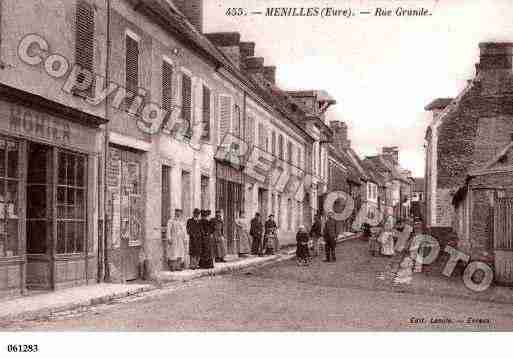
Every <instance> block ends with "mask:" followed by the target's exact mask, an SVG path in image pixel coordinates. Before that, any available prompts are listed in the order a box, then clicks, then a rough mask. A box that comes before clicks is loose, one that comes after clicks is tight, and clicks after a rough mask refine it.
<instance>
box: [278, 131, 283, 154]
mask: <svg viewBox="0 0 513 359" xmlns="http://www.w3.org/2000/svg"><path fill="white" fill-rule="evenodd" d="M278 158H279V159H280V160H283V136H282V135H279V137H278Z"/></svg>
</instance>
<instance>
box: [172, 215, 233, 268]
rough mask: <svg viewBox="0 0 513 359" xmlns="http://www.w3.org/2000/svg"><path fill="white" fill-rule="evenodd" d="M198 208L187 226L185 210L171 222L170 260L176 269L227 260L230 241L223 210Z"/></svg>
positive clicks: (212, 265)
mask: <svg viewBox="0 0 513 359" xmlns="http://www.w3.org/2000/svg"><path fill="white" fill-rule="evenodd" d="M211 216H212V211H210V210H201V211H200V210H199V209H195V210H194V211H193V214H192V218H190V219H188V220H187V224H186V225H185V228H184V223H183V219H182V210H180V209H177V210H175V217H174V218H172V219H170V220H169V221H168V223H167V231H166V242H167V260H168V265H169V268H170V269H171V270H172V271H179V270H182V269H185V268H190V269H199V268H202V269H208V268H213V267H214V261H215V262H225V256H226V254H227V243H226V238H225V236H224V223H223V219H222V216H221V211H216V214H215V216H214V217H213V218H211Z"/></svg>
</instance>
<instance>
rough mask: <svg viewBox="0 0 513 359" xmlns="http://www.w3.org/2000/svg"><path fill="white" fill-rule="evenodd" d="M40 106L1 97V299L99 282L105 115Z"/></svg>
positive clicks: (59, 106)
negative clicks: (100, 174) (100, 163)
mask: <svg viewBox="0 0 513 359" xmlns="http://www.w3.org/2000/svg"><path fill="white" fill-rule="evenodd" d="M28 96H30V95H28ZM42 104H44V105H45V106H44V107H38V106H35V105H34V103H33V102H29V103H26V102H22V101H21V100H18V101H16V103H11V102H7V101H3V100H2V101H0V297H2V296H9V295H18V294H20V293H23V292H24V291H25V289H42V290H51V289H58V288H63V287H69V286H75V285H81V284H86V283H94V282H96V280H97V268H98V264H97V251H98V246H97V234H96V232H97V231H96V226H95V223H96V222H97V210H96V208H97V200H96V198H97V185H96V183H97V182H96V181H97V170H96V169H97V167H98V162H97V161H98V152H99V151H98V148H97V146H98V143H99V141H98V136H99V134H100V130H99V129H98V125H99V124H100V123H101V121H102V120H101V119H99V118H96V117H92V116H88V115H85V116H80V120H76V118H77V117H75V116H73V115H74V114H75V113H74V110H69V109H67V110H66V111H65V113H66V114H67V115H70V116H69V117H68V116H64V115H63V106H62V105H55V106H56V108H55V113H53V110H54V109H53V106H54V105H53V103H50V104H49V103H48V102H45V101H43V102H42ZM86 117H90V118H89V119H90V120H91V121H85V120H84V119H85V118H86ZM86 123H87V124H89V125H88V126H87V125H85V124H86Z"/></svg>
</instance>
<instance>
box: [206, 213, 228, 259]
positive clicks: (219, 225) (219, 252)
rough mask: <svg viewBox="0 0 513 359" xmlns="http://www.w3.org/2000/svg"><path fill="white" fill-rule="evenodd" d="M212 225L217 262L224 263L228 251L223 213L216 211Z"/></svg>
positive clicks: (211, 221)
mask: <svg viewBox="0 0 513 359" xmlns="http://www.w3.org/2000/svg"><path fill="white" fill-rule="evenodd" d="M210 224H211V225H212V231H213V233H212V236H213V239H214V242H215V249H216V251H215V258H216V262H221V263H224V262H225V260H224V257H225V256H226V254H227V251H228V250H227V248H226V247H227V245H226V239H225V237H224V222H223V217H222V215H221V211H219V210H217V211H216V216H215V217H214V218H213V219H212V220H210Z"/></svg>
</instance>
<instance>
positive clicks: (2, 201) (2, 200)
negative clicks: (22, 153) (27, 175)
mask: <svg viewBox="0 0 513 359" xmlns="http://www.w3.org/2000/svg"><path fill="white" fill-rule="evenodd" d="M18 159H19V144H18V143H17V142H15V141H11V140H8V139H5V138H2V137H0V162H1V163H0V257H12V256H16V255H18V247H19V218H18V216H19V185H20V183H19V180H20V179H19V177H20V176H19V168H18Z"/></svg>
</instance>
